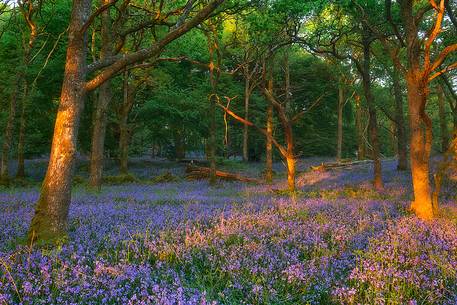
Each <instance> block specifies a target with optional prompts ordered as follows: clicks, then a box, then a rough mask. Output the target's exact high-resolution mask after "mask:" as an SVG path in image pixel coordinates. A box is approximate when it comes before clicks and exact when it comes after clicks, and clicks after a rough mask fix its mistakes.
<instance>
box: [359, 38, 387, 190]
mask: <svg viewBox="0 0 457 305" xmlns="http://www.w3.org/2000/svg"><path fill="white" fill-rule="evenodd" d="M366 31H367V29H365V32H364V38H363V66H362V73H361V74H362V82H363V90H364V94H365V99H366V101H367V105H368V113H369V118H368V120H369V121H368V131H369V136H370V144H371V146H372V150H373V171H374V177H373V185H374V187H375V189H378V190H380V189H383V187H384V186H383V182H382V169H381V157H380V147H379V138H378V121H377V117H376V109H375V105H374V98H373V93H372V91H371V73H370V61H371V58H370V57H371V54H370V41H369V38H368V37H366V36H365V35H367V34H366Z"/></svg>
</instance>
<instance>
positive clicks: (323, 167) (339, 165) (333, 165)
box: [311, 160, 373, 171]
mask: <svg viewBox="0 0 457 305" xmlns="http://www.w3.org/2000/svg"><path fill="white" fill-rule="evenodd" d="M372 162H373V160H361V161H350V162H328V163H321V165H318V166H311V169H312V170H314V171H326V170H329V169H342V168H347V167H352V166H356V165H364V164H368V163H372Z"/></svg>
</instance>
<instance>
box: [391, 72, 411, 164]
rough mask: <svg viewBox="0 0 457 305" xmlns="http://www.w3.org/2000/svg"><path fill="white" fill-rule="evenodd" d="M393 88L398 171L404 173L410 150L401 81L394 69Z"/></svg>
mask: <svg viewBox="0 0 457 305" xmlns="http://www.w3.org/2000/svg"><path fill="white" fill-rule="evenodd" d="M392 78H393V86H394V96H395V121H396V122H395V123H396V132H397V153H398V164H397V170H399V171H403V170H406V169H407V168H408V159H407V158H408V152H407V150H408V148H407V145H406V143H407V140H406V126H405V125H406V124H405V115H404V113H403V94H402V92H401V85H400V79H399V77H398V71H397V69H396V68H395V67H394V72H393V77H392Z"/></svg>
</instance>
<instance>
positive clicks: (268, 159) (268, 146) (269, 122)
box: [265, 102, 273, 183]
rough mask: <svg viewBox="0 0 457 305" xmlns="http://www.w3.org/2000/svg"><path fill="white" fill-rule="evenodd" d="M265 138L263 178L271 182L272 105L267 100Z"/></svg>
mask: <svg viewBox="0 0 457 305" xmlns="http://www.w3.org/2000/svg"><path fill="white" fill-rule="evenodd" d="M266 129H267V134H268V136H267V138H266V151H265V158H266V164H265V166H266V168H265V180H266V182H267V183H271V182H273V142H272V140H271V139H272V138H273V106H272V105H271V103H270V102H268V107H267V128H266Z"/></svg>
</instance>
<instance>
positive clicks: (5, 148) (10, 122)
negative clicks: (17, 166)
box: [0, 76, 20, 183]
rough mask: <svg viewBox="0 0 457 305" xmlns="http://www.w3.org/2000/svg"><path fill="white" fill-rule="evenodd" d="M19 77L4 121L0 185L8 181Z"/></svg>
mask: <svg viewBox="0 0 457 305" xmlns="http://www.w3.org/2000/svg"><path fill="white" fill-rule="evenodd" d="M19 82H20V76H18V77H17V78H16V80H15V83H14V87H13V92H12V93H11V98H10V109H9V112H8V119H7V121H6V127H5V133H4V136H3V145H2V160H1V167H0V183H8V180H9V172H8V166H9V157H10V151H11V143H12V141H13V131H14V120H15V118H16V104H17V91H18V90H19V88H18V86H19Z"/></svg>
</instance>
